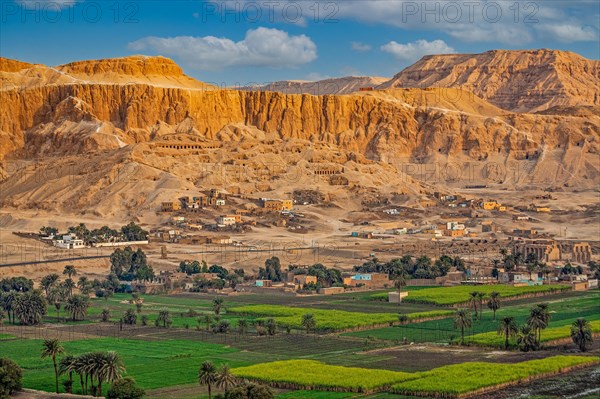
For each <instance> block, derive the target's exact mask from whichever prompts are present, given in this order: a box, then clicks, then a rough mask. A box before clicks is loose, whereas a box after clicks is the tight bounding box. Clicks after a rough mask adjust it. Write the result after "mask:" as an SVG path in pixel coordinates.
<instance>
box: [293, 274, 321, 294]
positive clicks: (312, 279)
mask: <svg viewBox="0 0 600 399" xmlns="http://www.w3.org/2000/svg"><path fill="white" fill-rule="evenodd" d="M293 283H294V285H295V286H296V289H297V290H300V289H302V288H303V287H304V286H305V285H308V284H317V276H309V275H308V274H296V275H294V280H293Z"/></svg>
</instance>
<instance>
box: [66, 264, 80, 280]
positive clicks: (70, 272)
mask: <svg viewBox="0 0 600 399" xmlns="http://www.w3.org/2000/svg"><path fill="white" fill-rule="evenodd" d="M63 274H66V275H67V276H68V277H69V278H71V277H73V276H74V275H76V274H77V269H75V266H73V265H67V266H65V269H64V270H63Z"/></svg>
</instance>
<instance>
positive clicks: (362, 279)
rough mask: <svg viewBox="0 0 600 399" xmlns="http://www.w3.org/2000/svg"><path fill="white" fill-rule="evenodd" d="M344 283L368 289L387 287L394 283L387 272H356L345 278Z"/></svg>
mask: <svg viewBox="0 0 600 399" xmlns="http://www.w3.org/2000/svg"><path fill="white" fill-rule="evenodd" d="M343 283H344V285H346V286H348V287H362V286H364V287H366V288H367V289H374V288H386V287H389V286H391V285H392V281H390V278H389V276H388V275H387V274H385V273H356V274H353V275H350V276H348V277H344V279H343Z"/></svg>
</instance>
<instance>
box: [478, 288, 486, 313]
mask: <svg viewBox="0 0 600 399" xmlns="http://www.w3.org/2000/svg"><path fill="white" fill-rule="evenodd" d="M483 298H485V292H478V293H477V299H478V300H479V319H480V320H482V319H483Z"/></svg>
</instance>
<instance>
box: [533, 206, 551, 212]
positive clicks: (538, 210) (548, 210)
mask: <svg viewBox="0 0 600 399" xmlns="http://www.w3.org/2000/svg"><path fill="white" fill-rule="evenodd" d="M535 211H536V212H543V213H548V212H550V208H548V207H546V206H540V207H537V208H535Z"/></svg>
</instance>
